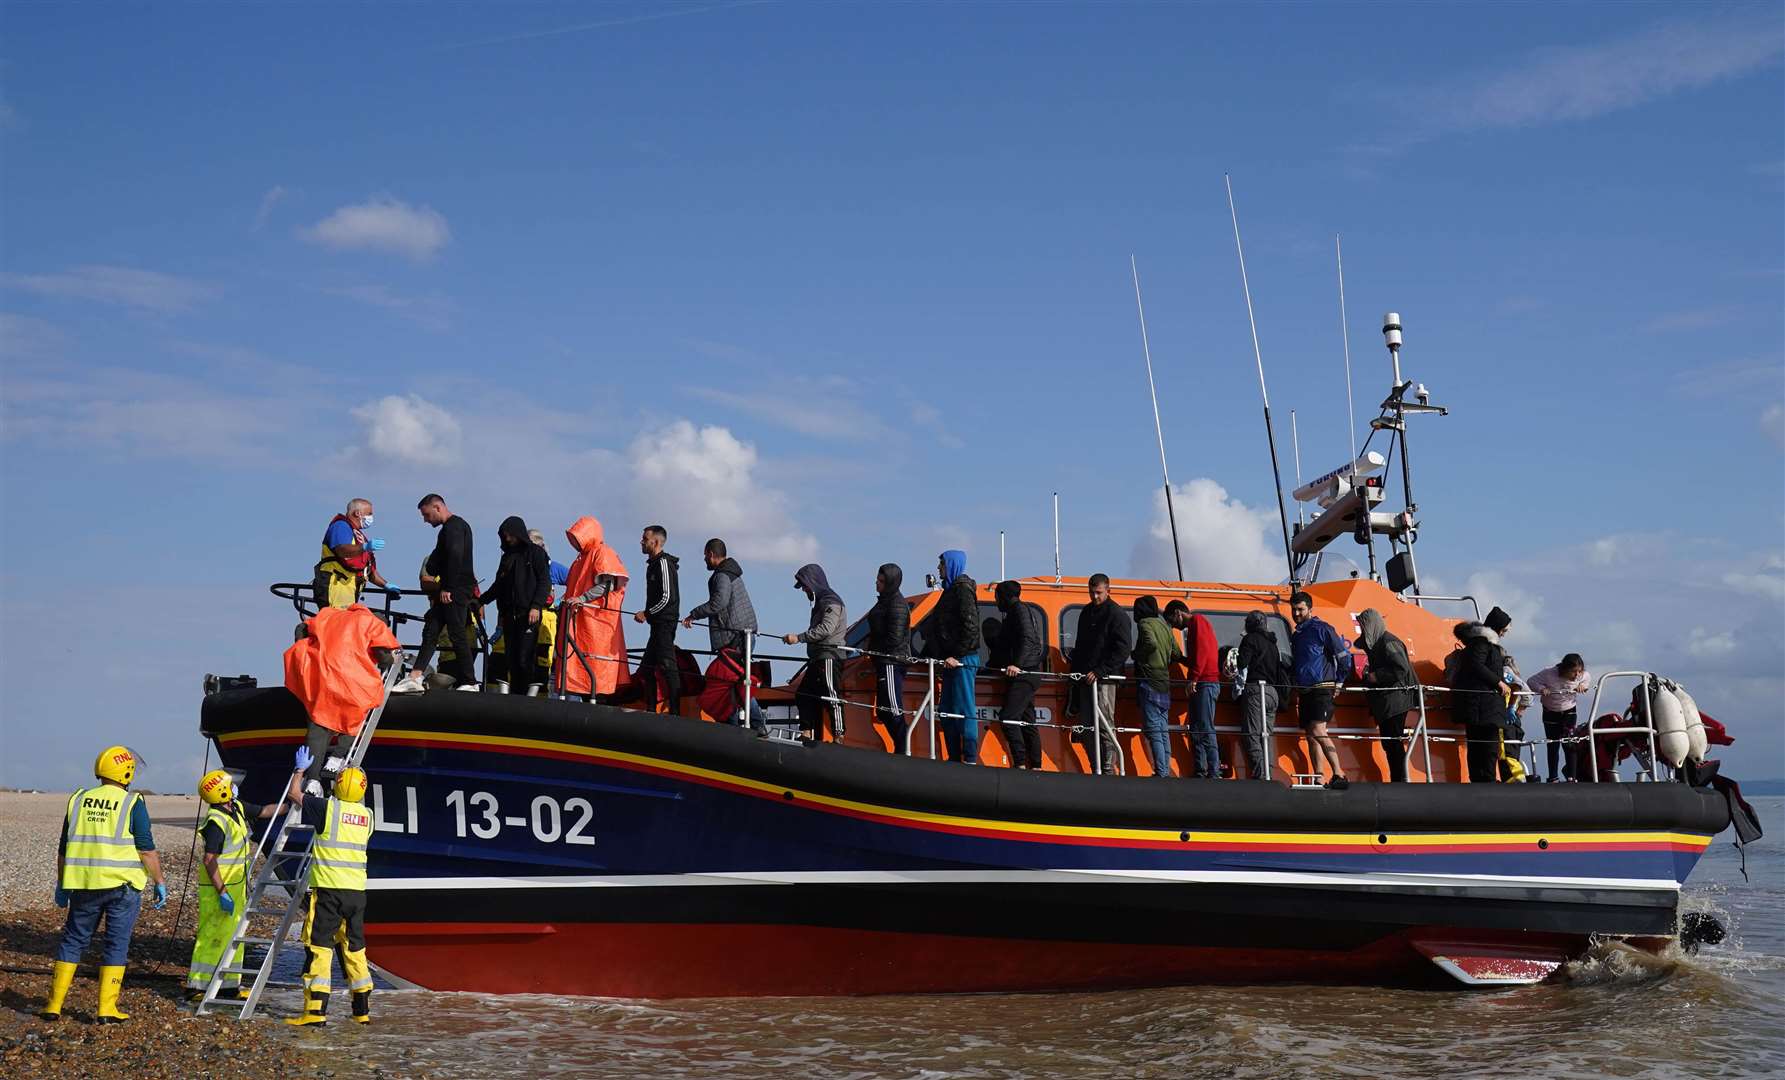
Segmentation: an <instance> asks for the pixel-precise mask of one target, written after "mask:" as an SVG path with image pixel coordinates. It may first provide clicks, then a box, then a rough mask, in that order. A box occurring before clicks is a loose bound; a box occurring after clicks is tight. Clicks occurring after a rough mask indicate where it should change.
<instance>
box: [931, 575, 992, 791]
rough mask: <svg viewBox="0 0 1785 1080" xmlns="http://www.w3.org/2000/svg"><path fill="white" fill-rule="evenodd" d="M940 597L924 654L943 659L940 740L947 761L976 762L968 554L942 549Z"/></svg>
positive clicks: (975, 589) (975, 625)
mask: <svg viewBox="0 0 1785 1080" xmlns="http://www.w3.org/2000/svg"><path fill="white" fill-rule="evenodd" d="M937 568H938V570H939V571H940V572H941V575H942V599H941V600H939V601H938V602H937V604H936V613H935V614H934V615H932V616H931V617H930V632H929V634H928V635H927V637H928V646H929V647H928V650H927V651H928V653H929V655H930V656H933V657H935V658H936V659H938V660H940V661H942V666H943V667H944V668H945V669H946V670H944V672H943V674H942V712H944V713H946V714H949V715H945V716H944V717H943V718H942V739H943V741H944V742H945V743H946V744H947V745H948V759H949V760H950V761H959V762H962V763H963V764H967V765H977V764H978V763H979V711H978V709H977V708H976V707H975V704H974V701H973V681H974V680H975V679H977V678H978V677H979V641H980V628H979V586H978V585H977V584H976V583H975V582H974V580H973V579H972V578H970V577H968V576H967V553H966V552H964V551H954V550H949V551H944V552H943V553H942V556H941V558H940V559H938V560H937Z"/></svg>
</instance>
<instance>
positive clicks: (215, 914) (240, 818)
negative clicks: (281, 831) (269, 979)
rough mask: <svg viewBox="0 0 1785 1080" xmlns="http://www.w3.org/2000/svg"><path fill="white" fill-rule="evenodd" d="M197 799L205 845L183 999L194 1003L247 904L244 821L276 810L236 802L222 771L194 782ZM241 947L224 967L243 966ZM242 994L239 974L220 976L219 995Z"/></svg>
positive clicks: (250, 842) (250, 841)
mask: <svg viewBox="0 0 1785 1080" xmlns="http://www.w3.org/2000/svg"><path fill="white" fill-rule="evenodd" d="M198 797H199V798H201V799H203V800H204V801H205V818H204V824H203V825H202V826H200V827H199V830H198V835H199V839H200V840H202V841H203V842H204V849H205V853H204V870H203V873H201V874H200V875H199V878H198V937H197V939H196V940H194V941H193V943H192V963H191V965H190V966H189V967H188V968H187V970H186V996H187V997H188V998H191V999H193V1000H197V999H198V998H201V997H203V996H204V992H205V987H206V986H208V985H210V982H211V976H212V975H213V974H214V973H215V972H216V971H217V966H218V964H220V963H223V961H222V956H223V947H224V946H225V945H227V944H229V938H230V935H231V933H232V932H233V931H234V930H235V923H236V912H237V911H238V910H239V909H240V908H242V907H243V906H245V905H246V904H247V902H248V873H249V871H251V870H252V869H253V867H252V866H251V865H249V864H250V863H251V862H252V861H253V859H254V837H253V835H252V834H251V833H250V831H249V829H248V822H250V821H254V820H257V819H264V818H270V817H272V816H273V811H274V810H276V809H277V807H276V806H259V805H257V804H255V803H251V802H245V801H243V800H241V799H238V798H236V789H235V784H234V783H233V782H232V781H231V780H230V778H229V774H228V773H226V772H224V771H223V770H222V769H213V770H211V771H210V772H208V773H205V775H204V778H203V779H201V780H200V781H199V782H198ZM242 953H243V948H242V946H240V945H237V946H236V949H235V955H234V956H233V957H231V958H230V960H229V961H228V963H227V964H225V965H224V966H226V967H237V968H239V967H241V966H242ZM241 992H242V976H241V975H240V973H238V972H230V971H226V972H224V973H223V987H222V989H221V990H219V991H218V993H219V994H223V995H237V994H240V993H241Z"/></svg>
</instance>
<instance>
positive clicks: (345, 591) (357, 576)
mask: <svg viewBox="0 0 1785 1080" xmlns="http://www.w3.org/2000/svg"><path fill="white" fill-rule="evenodd" d="M371 527H372V503H371V501H370V500H367V499H354V500H353V501H351V502H349V503H348V504H347V512H346V513H345V514H336V515H335V519H334V520H333V521H331V522H329V523H328V528H327V529H326V530H324V532H323V534H322V559H321V560H320V561H319V562H317V564H316V577H315V579H314V580H313V581H312V582H311V587H312V588H313V589H314V591H315V593H316V606H317V607H346V606H347V605H349V604H352V603H357V602H358V601H359V594H360V590H361V589H362V588H364V587H365V583H366V581H367V580H368V579H369V580H370V581H371V582H372V584H374V585H376V586H378V587H379V588H381V589H388V588H390V586H389V585H388V584H387V583H386V582H385V580H384V575H382V574H380V573H379V572H378V556H377V554H376V553H377V552H380V551H383V550H384V539H383V537H371V538H367V536H366V530H367V529H369V528H371Z"/></svg>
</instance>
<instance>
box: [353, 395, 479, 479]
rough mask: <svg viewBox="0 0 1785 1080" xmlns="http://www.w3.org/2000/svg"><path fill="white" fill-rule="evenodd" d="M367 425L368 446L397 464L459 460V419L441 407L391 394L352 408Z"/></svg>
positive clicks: (377, 454)
mask: <svg viewBox="0 0 1785 1080" xmlns="http://www.w3.org/2000/svg"><path fill="white" fill-rule="evenodd" d="M353 416H354V419H356V420H358V421H359V422H360V423H361V424H363V425H364V426H365V436H366V444H365V449H366V451H367V452H369V453H370V454H371V455H372V456H373V457H374V458H377V459H380V460H382V461H386V462H390V463H392V464H396V465H450V464H452V463H453V462H455V461H457V460H459V445H460V441H461V437H462V436H461V432H460V429H459V421H458V419H457V418H456V417H454V416H453V415H452V414H451V413H449V412H447V411H446V410H445V409H442V408H441V407H440V406H438V405H436V404H434V403H433V402H431V401H429V400H427V399H426V398H423V397H419V396H417V395H415V394H409V395H407V396H405V397H398V396H397V395H395V394H391V395H389V396H387V397H383V398H380V399H379V400H377V401H375V402H373V403H372V404H370V405H362V406H360V407H358V408H356V409H354V410H353Z"/></svg>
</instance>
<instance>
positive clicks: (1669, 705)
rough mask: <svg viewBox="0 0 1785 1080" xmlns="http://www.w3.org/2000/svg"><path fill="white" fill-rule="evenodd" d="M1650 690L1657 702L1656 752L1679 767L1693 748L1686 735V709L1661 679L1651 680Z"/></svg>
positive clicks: (1675, 766) (1655, 723) (1655, 720)
mask: <svg viewBox="0 0 1785 1080" xmlns="http://www.w3.org/2000/svg"><path fill="white" fill-rule="evenodd" d="M1649 690H1650V693H1651V696H1652V697H1653V698H1654V702H1655V705H1654V709H1655V718H1654V725H1655V752H1656V753H1658V754H1660V755H1661V760H1663V761H1665V762H1667V763H1668V764H1669V765H1672V766H1673V767H1674V768H1676V769H1677V768H1679V767H1680V765H1681V764H1682V763H1683V762H1684V761H1685V760H1686V754H1687V753H1688V752H1689V751H1690V750H1691V748H1692V745H1691V741H1690V740H1689V739H1688V738H1687V737H1686V711H1685V710H1684V709H1682V708H1681V707H1680V699H1679V698H1676V697H1674V696H1673V692H1672V691H1670V690H1668V688H1667V687H1666V686H1664V685H1662V683H1661V681H1660V680H1659V679H1651V680H1649Z"/></svg>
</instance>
